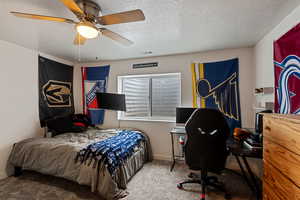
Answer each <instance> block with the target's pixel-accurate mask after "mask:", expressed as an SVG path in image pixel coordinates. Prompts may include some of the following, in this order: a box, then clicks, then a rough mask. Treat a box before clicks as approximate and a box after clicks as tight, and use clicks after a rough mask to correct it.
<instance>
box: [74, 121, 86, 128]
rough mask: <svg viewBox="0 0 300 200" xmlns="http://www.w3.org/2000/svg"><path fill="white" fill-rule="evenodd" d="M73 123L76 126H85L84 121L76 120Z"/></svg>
mask: <svg viewBox="0 0 300 200" xmlns="http://www.w3.org/2000/svg"><path fill="white" fill-rule="evenodd" d="M73 125H74V126H80V127H85V124H84V123H82V122H74V123H73Z"/></svg>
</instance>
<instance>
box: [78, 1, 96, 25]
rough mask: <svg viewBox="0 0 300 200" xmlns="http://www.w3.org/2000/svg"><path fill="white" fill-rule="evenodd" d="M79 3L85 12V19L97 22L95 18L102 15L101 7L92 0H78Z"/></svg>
mask: <svg viewBox="0 0 300 200" xmlns="http://www.w3.org/2000/svg"><path fill="white" fill-rule="evenodd" d="M76 3H77V5H78V6H79V7H80V8H81V9H82V10H83V12H84V13H85V15H86V16H85V20H87V21H91V22H96V21H95V19H96V18H97V17H98V16H101V7H100V6H99V5H98V4H97V3H96V2H94V1H91V0H76Z"/></svg>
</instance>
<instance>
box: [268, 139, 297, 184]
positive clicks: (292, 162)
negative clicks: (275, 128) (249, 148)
mask: <svg viewBox="0 0 300 200" xmlns="http://www.w3.org/2000/svg"><path fill="white" fill-rule="evenodd" d="M263 159H264V161H265V163H272V165H273V166H275V167H276V168H277V169H278V170H279V171H280V172H281V173H282V174H283V175H285V176H286V177H289V179H290V180H292V181H293V182H294V183H295V184H296V185H297V186H298V187H300V155H297V154H295V153H293V152H291V151H289V150H287V149H286V148H284V147H282V146H280V145H277V144H275V143H273V142H272V141H271V140H270V139H269V138H265V139H264V150H263Z"/></svg>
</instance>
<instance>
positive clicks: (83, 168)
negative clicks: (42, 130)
mask: <svg viewBox="0 0 300 200" xmlns="http://www.w3.org/2000/svg"><path fill="white" fill-rule="evenodd" d="M127 130H133V129H127ZM120 131H121V130H120V129H95V128H89V129H88V130H87V131H85V132H82V133H72V132H69V133H64V134H61V135H57V136H55V137H53V138H31V139H26V140H23V141H21V142H19V143H16V144H15V145H14V148H13V150H12V152H11V154H10V157H9V160H8V172H12V171H13V169H22V170H31V171H36V172H39V173H42V174H47V175H53V176H57V177H61V178H65V179H68V180H71V181H74V182H77V183H79V184H81V185H88V186H90V187H91V191H92V192H97V193H98V194H99V196H100V197H102V198H103V199H107V200H112V199H119V198H121V197H124V196H126V195H127V192H126V185H127V183H128V181H129V180H130V179H131V178H132V177H133V176H134V175H135V174H136V172H137V171H138V170H139V169H140V168H141V167H142V166H143V164H144V163H145V162H147V161H150V160H151V149H150V145H149V140H148V138H147V136H146V135H145V134H144V133H142V132H140V133H141V134H142V135H143V136H144V138H145V139H144V140H143V141H141V142H140V144H139V145H138V146H136V147H135V148H134V151H133V153H132V154H131V155H130V157H128V158H127V159H126V160H124V161H123V162H122V164H121V165H120V166H118V167H117V168H116V170H115V172H114V174H113V175H112V174H111V172H110V171H109V170H108V167H107V165H106V164H105V163H104V162H99V164H98V165H96V166H95V164H91V163H90V162H83V163H82V162H75V160H76V157H77V156H78V152H80V151H81V150H82V149H84V148H85V147H87V146H88V145H91V144H94V143H96V142H99V141H105V140H108V139H109V138H112V137H113V136H116V135H117V134H118V133H119V132H120Z"/></svg>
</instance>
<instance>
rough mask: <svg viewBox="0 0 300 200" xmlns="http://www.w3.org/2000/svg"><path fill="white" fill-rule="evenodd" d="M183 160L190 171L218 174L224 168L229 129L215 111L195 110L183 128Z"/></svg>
mask: <svg viewBox="0 0 300 200" xmlns="http://www.w3.org/2000/svg"><path fill="white" fill-rule="evenodd" d="M185 129H186V132H187V142H186V144H185V160H186V163H187V165H188V166H189V167H190V169H193V170H206V171H212V172H219V171H221V170H223V169H224V168H225V164H226V158H227V156H228V152H227V149H226V140H227V138H228V136H229V132H230V129H229V127H228V124H227V121H226V119H225V117H224V116H223V114H222V113H221V112H220V111H218V110H215V109H197V110H196V111H195V112H194V113H193V114H192V116H191V117H190V119H189V120H188V122H187V123H186V126H185Z"/></svg>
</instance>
